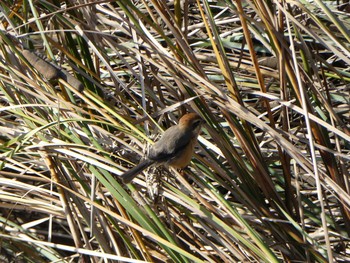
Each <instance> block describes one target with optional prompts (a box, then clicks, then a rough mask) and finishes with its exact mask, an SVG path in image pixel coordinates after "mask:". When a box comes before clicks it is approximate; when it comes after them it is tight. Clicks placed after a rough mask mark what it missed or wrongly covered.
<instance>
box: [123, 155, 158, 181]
mask: <svg viewBox="0 0 350 263" xmlns="http://www.w3.org/2000/svg"><path fill="white" fill-rule="evenodd" d="M153 163H154V161H152V160H150V159H146V160H144V161H143V162H141V163H139V164H138V165H136V166H135V167H133V168H131V169H130V170H129V171H126V172H125V173H123V174H122V175H120V178H121V180H122V181H123V183H124V184H128V183H130V182H131V181H132V179H134V178H135V177H136V175H138V174H139V173H141V172H142V171H143V170H145V169H146V168H147V167H149V166H151V165H152V164H153Z"/></svg>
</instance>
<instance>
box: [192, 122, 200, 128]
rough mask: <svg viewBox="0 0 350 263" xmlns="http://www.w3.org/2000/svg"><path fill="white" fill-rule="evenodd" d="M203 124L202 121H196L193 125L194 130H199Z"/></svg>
mask: <svg viewBox="0 0 350 263" xmlns="http://www.w3.org/2000/svg"><path fill="white" fill-rule="evenodd" d="M201 123H202V120H195V121H194V122H193V124H192V128H193V129H195V128H197V127H198V126H199V125H200V124H201Z"/></svg>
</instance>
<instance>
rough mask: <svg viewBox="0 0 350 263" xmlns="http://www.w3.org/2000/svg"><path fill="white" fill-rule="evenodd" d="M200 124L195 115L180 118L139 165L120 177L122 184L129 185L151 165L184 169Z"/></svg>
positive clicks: (190, 156) (200, 121) (199, 119)
mask: <svg viewBox="0 0 350 263" xmlns="http://www.w3.org/2000/svg"><path fill="white" fill-rule="evenodd" d="M202 123H203V120H202V119H201V117H200V116H199V115H198V114H196V113H187V114H185V115H184V116H182V117H181V119H180V121H179V124H177V125H174V126H172V127H170V128H169V129H167V130H166V131H165V132H164V134H163V136H162V137H161V138H160V140H159V141H157V142H156V143H155V144H154V145H153V146H152V147H151V149H150V150H149V153H148V154H147V156H146V158H145V159H144V160H143V161H142V162H141V163H139V164H138V165H137V166H135V167H134V168H131V169H130V170H129V171H127V172H125V173H124V174H122V175H120V178H121V180H122V181H123V183H125V184H127V183H130V182H131V180H132V179H134V178H135V177H136V176H137V175H138V174H139V173H141V172H142V171H143V170H145V169H146V168H147V167H150V166H151V165H161V164H165V165H168V166H171V167H174V168H177V169H180V168H184V167H186V166H187V165H188V164H189V163H190V161H191V158H192V155H193V150H194V146H195V144H196V142H197V138H198V134H199V132H200V129H201V124H202Z"/></svg>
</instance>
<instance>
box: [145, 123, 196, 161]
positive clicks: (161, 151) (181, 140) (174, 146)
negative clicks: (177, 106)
mask: <svg viewBox="0 0 350 263" xmlns="http://www.w3.org/2000/svg"><path fill="white" fill-rule="evenodd" d="M191 139H192V133H189V132H185V131H183V130H181V129H178V127H176V126H172V127H170V128H169V129H168V130H166V131H165V132H164V134H163V136H162V138H161V139H160V140H159V141H157V142H156V143H155V144H154V145H153V146H152V148H151V149H150V152H149V154H148V158H149V159H151V160H154V161H157V162H164V161H168V160H170V159H171V158H172V157H174V156H176V154H177V153H179V152H180V151H182V150H183V149H184V148H185V147H186V146H187V145H188V143H189V142H190V140H191Z"/></svg>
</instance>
